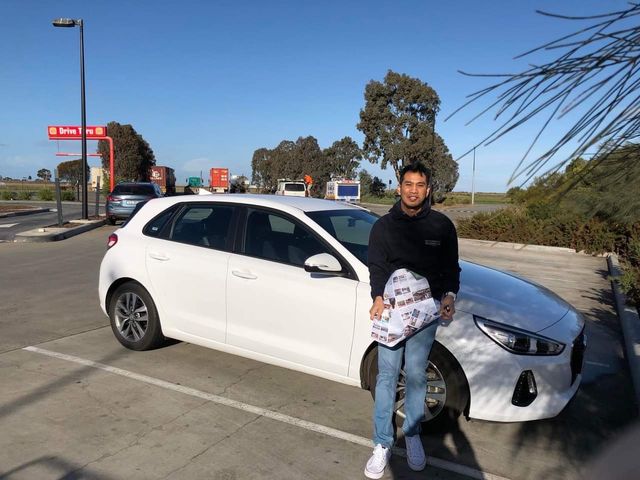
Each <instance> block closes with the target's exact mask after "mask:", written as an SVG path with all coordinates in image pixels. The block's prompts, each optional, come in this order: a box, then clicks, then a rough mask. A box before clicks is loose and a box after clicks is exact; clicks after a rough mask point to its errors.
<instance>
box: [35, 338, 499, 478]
mask: <svg viewBox="0 0 640 480" xmlns="http://www.w3.org/2000/svg"><path fill="white" fill-rule="evenodd" d="M23 350H27V351H29V352H34V353H40V354H42V355H47V356H49V357H53V358H57V359H60V360H66V361H68V362H73V363H78V364H80V365H85V366H87V367H92V368H96V369H98V370H103V371H105V372H109V373H113V374H115V375H120V376H122V377H127V378H130V379H132V380H138V381H139V382H144V383H148V384H150V385H155V386H157V387H161V388H165V389H167V390H173V391H174V392H180V393H183V394H185V395H190V396H192V397H197V398H201V399H204V400H208V401H210V402H212V403H217V404H219V405H224V406H227V407H231V408H236V409H238V410H242V411H245V412H249V413H253V414H254V415H260V416H262V417H266V418H270V419H272V420H276V421H278V422H283V423H287V424H289V425H293V426H294V427H299V428H304V429H305V430H310V431H312V432H316V433H321V434H323V435H327V436H329V437H333V438H337V439H340V440H345V441H347V442H350V443H355V444H356V445H362V446H364V447H367V448H371V447H372V444H371V440H370V439H368V438H365V437H360V436H358V435H353V434H351V433H348V432H343V431H342V430H337V429H335V428H331V427H327V426H324V425H320V424H318V423H313V422H309V421H307V420H302V419H301V418H296V417H291V416H289V415H284V414H282V413H278V412H274V411H272V410H267V409H264V408H260V407H256V406H254V405H249V404H248V403H243V402H238V401H236V400H231V399H229V398H225V397H221V396H219V395H214V394H211V393H207V392H203V391H201V390H196V389H195V388H189V387H185V386H184V385H176V384H174V383H171V382H167V381H165V380H160V379H158V378H154V377H149V376H147V375H141V374H139V373H135V372H130V371H129V370H123V369H121V368H117V367H111V366H109V365H105V364H103V363H98V362H94V361H92V360H87V359H85V358H80V357H76V356H73V355H67V354H64V353H58V352H53V351H51V350H45V349H43V348H38V347H24V348H23ZM393 451H394V453H395V454H396V455H399V456H402V457H406V451H405V450H404V449H403V448H397V447H396V448H394V449H393ZM428 463H429V465H431V466H433V467H436V468H440V469H442V470H448V471H450V472H455V473H459V474H461V475H466V476H467V477H470V478H477V479H486V480H509V479H507V478H506V477H501V476H499V475H493V474H491V473H485V472H482V471H480V470H476V469H474V468H471V467H466V466H464V465H459V464H457V463H453V462H450V461H448V460H442V459H439V458H434V457H428Z"/></svg>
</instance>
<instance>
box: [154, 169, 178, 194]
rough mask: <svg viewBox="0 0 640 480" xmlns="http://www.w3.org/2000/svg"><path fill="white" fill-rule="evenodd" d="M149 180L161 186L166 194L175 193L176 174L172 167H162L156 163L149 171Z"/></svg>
mask: <svg viewBox="0 0 640 480" xmlns="http://www.w3.org/2000/svg"><path fill="white" fill-rule="evenodd" d="M149 177H150V178H149V180H150V181H151V182H152V183H155V184H156V185H158V186H159V187H160V189H161V190H162V193H164V194H165V195H175V193H176V175H175V171H174V170H173V168H171V167H161V166H158V165H155V166H153V167H151V171H150V172H149Z"/></svg>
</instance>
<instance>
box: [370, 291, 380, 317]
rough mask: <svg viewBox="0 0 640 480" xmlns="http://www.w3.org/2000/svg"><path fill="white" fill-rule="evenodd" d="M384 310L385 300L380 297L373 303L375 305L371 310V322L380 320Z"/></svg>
mask: <svg viewBox="0 0 640 480" xmlns="http://www.w3.org/2000/svg"><path fill="white" fill-rule="evenodd" d="M383 310H384V300H382V297H380V296H378V297H376V298H375V300H374V301H373V305H372V306H371V309H370V310H369V318H371V320H374V319H375V320H378V319H379V318H380V317H381V316H382V311H383Z"/></svg>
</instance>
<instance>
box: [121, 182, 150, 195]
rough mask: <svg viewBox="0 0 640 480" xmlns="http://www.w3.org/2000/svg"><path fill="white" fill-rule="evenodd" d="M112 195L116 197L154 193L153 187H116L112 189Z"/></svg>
mask: <svg viewBox="0 0 640 480" xmlns="http://www.w3.org/2000/svg"><path fill="white" fill-rule="evenodd" d="M113 193H114V194H118V195H153V196H155V194H156V191H155V190H154V189H153V185H116V187H115V188H114V189H113Z"/></svg>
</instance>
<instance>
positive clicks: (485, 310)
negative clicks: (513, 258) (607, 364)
mask: <svg viewBox="0 0 640 480" xmlns="http://www.w3.org/2000/svg"><path fill="white" fill-rule="evenodd" d="M460 267H461V269H462V272H461V273H460V292H459V294H458V301H456V309H458V310H461V311H463V312H467V313H470V314H473V315H478V316H480V317H484V318H487V319H489V320H494V321H496V322H500V323H504V324H507V325H512V326H514V327H517V328H521V329H524V330H528V331H530V332H539V331H540V330H544V329H545V328H548V327H549V326H551V325H553V324H554V323H556V322H558V321H559V320H560V319H561V318H562V317H564V316H565V315H566V313H567V311H569V309H570V308H571V305H569V304H568V303H567V302H565V301H564V300H562V299H561V298H560V297H559V296H558V295H556V294H555V293H553V292H552V291H551V290H549V289H547V288H545V287H543V286H542V285H539V284H537V283H535V282H532V281H531V280H525V279H523V278H520V277H518V276H516V275H514V274H511V273H506V272H502V271H500V270H495V269H493V268H489V267H485V266H482V265H478V264H476V263H472V262H467V261H461V262H460Z"/></svg>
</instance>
